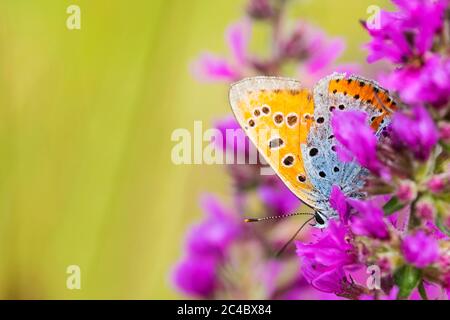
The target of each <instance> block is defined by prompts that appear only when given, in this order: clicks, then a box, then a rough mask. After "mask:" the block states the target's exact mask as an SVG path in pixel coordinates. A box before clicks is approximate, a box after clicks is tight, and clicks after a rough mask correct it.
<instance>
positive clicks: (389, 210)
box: [383, 197, 405, 216]
mask: <svg viewBox="0 0 450 320" xmlns="http://www.w3.org/2000/svg"><path fill="white" fill-rule="evenodd" d="M404 207H405V204H404V203H401V202H400V200H399V199H398V198H397V197H392V198H391V200H389V201H388V202H387V203H386V204H385V205H384V206H383V211H384V215H386V216H390V215H391V214H393V213H394V212H396V211H398V210H400V209H403V208H404Z"/></svg>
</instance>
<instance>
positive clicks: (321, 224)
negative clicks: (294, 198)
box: [314, 211, 328, 229]
mask: <svg viewBox="0 0 450 320" xmlns="http://www.w3.org/2000/svg"><path fill="white" fill-rule="evenodd" d="M314 221H315V224H314V227H316V228H319V229H324V228H326V227H328V218H327V216H326V215H324V214H323V213H321V212H320V211H316V212H314Z"/></svg>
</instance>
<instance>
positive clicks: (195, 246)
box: [186, 195, 240, 258]
mask: <svg viewBox="0 0 450 320" xmlns="http://www.w3.org/2000/svg"><path fill="white" fill-rule="evenodd" d="M201 203H202V207H203V210H204V211H205V212H206V214H207V217H206V219H205V220H204V221H202V222H201V223H199V224H197V225H195V226H193V227H192V229H191V230H190V232H189V234H188V236H187V240H186V244H187V249H188V253H189V255H193V256H195V257H199V256H208V257H216V258H222V257H224V256H226V254H227V249H228V247H229V246H230V245H231V244H232V242H233V241H234V240H235V239H236V238H237V237H238V236H239V233H240V225H239V223H238V221H237V220H236V217H235V215H234V214H233V212H231V211H229V210H227V209H226V208H225V207H224V206H223V205H222V204H221V203H220V202H219V201H218V200H217V199H216V198H215V197H213V196H211V195H205V196H203V198H202V200H201Z"/></svg>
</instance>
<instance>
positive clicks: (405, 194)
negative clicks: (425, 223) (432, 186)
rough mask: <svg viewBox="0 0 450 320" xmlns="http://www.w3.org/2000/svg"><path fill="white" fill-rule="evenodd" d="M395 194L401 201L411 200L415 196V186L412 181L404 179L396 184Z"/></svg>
mask: <svg viewBox="0 0 450 320" xmlns="http://www.w3.org/2000/svg"><path fill="white" fill-rule="evenodd" d="M396 195H397V197H398V199H399V200H400V201H401V202H403V203H408V202H411V201H412V200H414V199H415V198H416V197H417V187H416V185H415V184H414V182H412V181H410V180H404V181H402V182H401V183H400V185H399V186H398V188H397V193H396Z"/></svg>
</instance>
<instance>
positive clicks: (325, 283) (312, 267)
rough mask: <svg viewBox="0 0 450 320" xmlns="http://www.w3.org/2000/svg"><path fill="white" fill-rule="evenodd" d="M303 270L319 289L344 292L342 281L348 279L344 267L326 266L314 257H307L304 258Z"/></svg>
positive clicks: (310, 281) (336, 292)
mask: <svg viewBox="0 0 450 320" xmlns="http://www.w3.org/2000/svg"><path fill="white" fill-rule="evenodd" d="M301 270H302V274H303V276H304V277H305V279H306V280H307V281H308V282H309V283H310V284H311V285H312V286H313V287H314V288H316V289H317V290H320V291H323V292H328V293H335V294H340V293H342V291H343V288H342V283H343V282H344V281H346V279H347V277H346V275H345V272H344V269H343V268H342V267H338V268H329V267H325V266H324V265H322V264H320V263H318V262H317V261H315V260H314V259H309V258H306V257H305V258H303V259H302V265H301Z"/></svg>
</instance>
